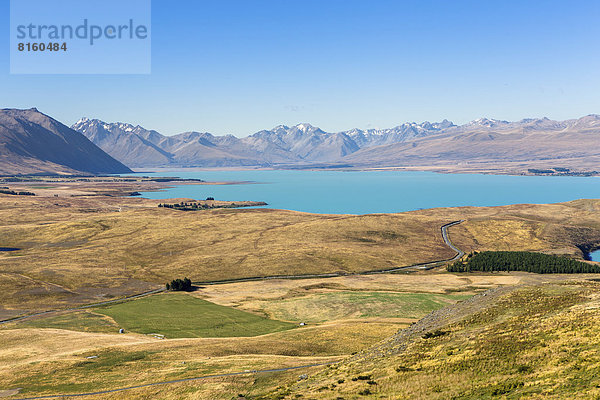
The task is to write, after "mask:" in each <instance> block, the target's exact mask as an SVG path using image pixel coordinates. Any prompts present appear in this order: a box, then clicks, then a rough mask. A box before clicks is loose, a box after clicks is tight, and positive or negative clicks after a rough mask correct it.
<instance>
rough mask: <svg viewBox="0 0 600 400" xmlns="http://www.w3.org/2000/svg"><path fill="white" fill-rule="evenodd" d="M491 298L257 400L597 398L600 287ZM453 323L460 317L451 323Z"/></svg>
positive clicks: (527, 290)
mask: <svg viewBox="0 0 600 400" xmlns="http://www.w3.org/2000/svg"><path fill="white" fill-rule="evenodd" d="M491 297H493V301H492V302H485V301H484V302H482V304H480V307H479V308H478V309H471V310H469V311H468V312H467V313H463V314H462V315H460V314H461V311H464V310H461V307H457V308H456V309H454V310H449V311H448V312H446V313H445V314H441V315H440V317H441V316H443V317H444V318H445V319H446V321H445V322H444V321H443V320H441V319H440V321H438V325H437V326H435V329H434V328H433V327H432V325H431V323H432V319H431V318H430V319H429V320H427V321H426V322H427V323H429V324H430V326H427V324H422V325H423V326H421V328H423V330H420V331H419V330H416V329H415V330H414V332H413V334H412V335H411V334H410V332H409V333H407V332H406V331H405V332H403V333H401V334H397V335H395V336H393V337H392V338H390V339H389V340H387V341H384V342H383V343H382V344H381V345H380V346H377V347H375V348H373V349H371V350H368V351H365V352H363V353H361V354H360V355H359V356H357V357H355V358H354V359H350V360H347V361H344V362H342V363H340V364H338V365H335V366H332V367H328V368H323V369H322V370H321V371H320V372H318V373H315V374H314V375H313V376H311V377H309V378H308V379H307V380H304V381H301V382H293V381H292V380H289V381H288V383H287V384H285V383H283V384H281V385H280V387H279V389H278V390H275V391H272V392H268V393H267V394H264V395H260V396H256V397H255V398H256V399H272V398H279V399H295V398H298V397H299V396H298V395H301V398H307V399H340V398H344V399H357V398H369V399H375V398H377V399H449V398H455V399H456V398H460V399H494V398H503V399H523V398H528V399H539V398H545V399H548V398H550V399H565V398H570V399H571V398H578V399H596V398H598V396H599V395H600V389H599V387H600V378H599V375H598V362H599V360H600V351H599V350H598V349H599V345H600V343H599V339H598V338H599V337H600V328H599V326H600V324H599V322H600V311H599V305H600V304H599V299H600V285H599V284H598V283H597V282H591V281H583V280H581V281H579V282H571V283H569V284H564V283H562V284H542V285H533V286H527V287H521V288H512V289H510V290H507V291H503V292H500V293H498V294H497V295H493V294H492V295H491ZM472 305H474V304H471V305H470V306H472ZM462 308H465V307H464V306H463V307H462ZM453 315H456V316H460V317H459V318H457V319H456V320H455V322H450V321H452V319H453ZM428 332H429V333H430V334H429V335H426V333H428Z"/></svg>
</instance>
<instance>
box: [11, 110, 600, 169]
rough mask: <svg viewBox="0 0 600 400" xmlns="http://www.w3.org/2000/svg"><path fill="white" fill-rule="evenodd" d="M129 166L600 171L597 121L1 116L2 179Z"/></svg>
mask: <svg viewBox="0 0 600 400" xmlns="http://www.w3.org/2000/svg"><path fill="white" fill-rule="evenodd" d="M129 167H132V168H152V167H172V168H177V167H272V168H341V167H343V168H358V169H370V168H388V169H389V168H394V169H396V168H397V169H420V170H435V171H440V172H488V173H489V172H491V173H538V172H536V171H550V172H552V173H568V174H572V173H575V174H598V173H599V172H598V171H599V170H600V116H598V115H593V114H592V115H588V116H585V117H582V118H579V119H571V120H566V121H553V120H550V119H548V118H533V119H523V120H520V121H516V122H509V121H502V120H495V119H487V118H480V119H478V120H475V121H471V122H469V123H467V124H464V125H455V124H453V123H452V122H450V121H447V120H444V121H442V122H438V123H429V122H423V123H414V122H413V123H405V124H402V125H399V126H396V127H394V128H390V129H369V130H361V129H352V130H349V131H342V132H333V133H331V132H325V131H323V130H322V129H320V128H318V127H314V126H312V125H310V124H307V123H304V124H298V125H295V126H292V127H289V126H285V125H279V126H276V127H274V128H273V129H270V130H262V131H259V132H256V133H254V134H252V135H250V136H247V137H244V138H238V137H235V136H233V135H225V136H215V135H212V134H210V133H207V132H193V131H192V132H184V133H181V134H178V135H174V136H165V135H162V134H161V133H159V132H157V131H154V130H148V129H145V128H143V127H141V126H139V125H132V124H127V123H106V122H103V121H100V120H98V119H88V118H82V119H80V120H79V121H78V122H77V123H75V124H74V125H73V126H72V127H71V128H69V127H67V126H65V125H63V124H62V123H60V122H58V121H57V120H55V119H53V118H51V117H49V116H47V115H45V114H42V113H41V112H39V111H38V110H36V109H35V108H33V109H29V110H17V109H3V110H0V175H14V174H82V173H84V174H105V173H126V172H131V170H130V169H129ZM532 171H534V172H532Z"/></svg>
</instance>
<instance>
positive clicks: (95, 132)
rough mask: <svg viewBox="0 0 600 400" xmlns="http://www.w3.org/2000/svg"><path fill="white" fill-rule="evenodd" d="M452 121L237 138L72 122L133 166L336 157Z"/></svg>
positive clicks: (279, 129) (276, 131)
mask: <svg viewBox="0 0 600 400" xmlns="http://www.w3.org/2000/svg"><path fill="white" fill-rule="evenodd" d="M454 126H455V125H453V124H452V123H451V122H449V121H446V120H445V121H443V122H441V123H434V124H431V123H429V122H424V123H422V124H416V123H406V124H403V125H400V126H397V127H395V128H391V129H381V130H377V129H370V130H360V129H353V130H350V131H345V132H336V133H328V132H325V131H323V130H321V129H320V128H317V127H314V126H312V125H310V124H307V123H304V124H298V125H295V126H292V127H288V126H285V125H279V126H276V127H275V128H273V129H271V130H262V131H259V132H256V133H254V134H253V135H250V136H247V137H244V138H237V137H235V136H233V135H226V136H215V135H212V134H210V133H207V132H185V133H181V134H178V135H174V136H164V135H162V134H160V133H159V132H157V131H154V130H148V129H145V128H143V127H141V126H139V125H137V126H134V125H131V124H126V123H106V122H104V121H100V120H98V119H88V118H82V119H80V120H79V121H77V123H75V124H74V125H73V126H72V127H71V128H72V129H74V130H76V131H78V132H81V133H82V134H84V135H85V136H86V137H87V138H88V139H90V140H91V141H92V142H94V143H95V144H96V145H98V146H99V147H101V148H102V149H104V150H105V151H106V152H107V153H108V154H110V155H112V156H113V157H115V158H116V159H118V160H120V161H121V162H123V163H125V164H126V165H129V166H131V167H161V166H174V167H223V166H274V165H278V164H310V163H315V162H334V161H337V160H341V159H343V158H344V157H346V156H348V155H350V154H353V153H355V152H357V151H359V150H361V149H364V148H369V147H373V146H377V145H386V144H393V143H401V142H406V141H409V140H414V139H417V138H422V137H426V136H429V135H436V134H440V133H442V132H444V130H446V129H449V128H451V127H454Z"/></svg>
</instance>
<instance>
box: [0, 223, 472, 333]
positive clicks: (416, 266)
mask: <svg viewBox="0 0 600 400" xmlns="http://www.w3.org/2000/svg"><path fill="white" fill-rule="evenodd" d="M462 222H464V220H460V221H454V222H450V223H448V224H445V225H442V227H441V232H442V239H443V240H444V243H445V244H446V245H447V246H448V247H450V248H451V249H452V250H454V251H455V252H456V255H455V256H454V257H452V258H450V259H444V260H438V261H431V262H428V263H421V264H413V265H407V266H403V267H396V268H389V269H381V270H376V271H365V272H356V273H339V272H332V273H327V274H306V275H273V276H257V277H251V278H238V279H225V280H219V281H205V282H202V281H199V282H192V283H193V284H194V285H201V286H208V285H224V284H227V283H239V282H255V281H268V280H273V279H314V278H333V277H338V276H353V275H375V274H389V273H394V272H399V271H403V270H407V269H430V268H433V267H437V266H439V265H443V264H444V263H447V262H451V261H456V260H458V259H459V258H461V257H462V256H463V255H464V254H465V253H464V252H463V251H462V250H460V249H459V248H457V247H456V246H454V244H452V242H451V241H450V238H449V236H448V228H450V227H451V226H454V225H458V224H460V223H462ZM164 291H165V289H155V290H150V291H147V292H144V293H138V294H134V295H131V296H127V297H124V298H120V299H114V300H107V301H102V302H100V303H92V304H86V305H84V306H79V307H72V308H65V309H60V310H48V311H43V312H39V313H35V314H28V315H22V316H20V317H15V318H9V319H5V320H0V325H1V324H6V323H9V322H18V321H23V320H26V319H30V318H34V317H40V316H49V315H52V314H56V313H61V312H69V311H80V310H85V309H87V308H92V307H99V306H104V305H108V304H115V303H121V302H124V301H129V300H134V299H138V298H140V297H145V296H150V295H153V294H158V293H161V292H164Z"/></svg>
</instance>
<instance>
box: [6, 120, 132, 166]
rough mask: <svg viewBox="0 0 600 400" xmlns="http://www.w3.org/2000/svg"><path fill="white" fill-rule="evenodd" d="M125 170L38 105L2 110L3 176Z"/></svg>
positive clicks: (117, 162) (120, 164)
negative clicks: (29, 107)
mask: <svg viewBox="0 0 600 400" xmlns="http://www.w3.org/2000/svg"><path fill="white" fill-rule="evenodd" d="M126 172H131V170H130V169H129V168H128V167H126V166H125V165H123V164H122V163H120V162H119V161H117V160H115V159H114V158H112V157H111V156H109V155H108V154H106V153H105V152H104V151H103V150H102V149H100V148H99V147H98V146H96V145H95V144H93V143H92V142H91V141H89V140H88V139H87V138H86V137H85V136H83V135H82V134H80V133H79V132H76V131H74V130H72V129H70V128H69V127H67V126H66V125H63V124H61V123H60V122H58V121H56V120H55V119H53V118H50V117H49V116H47V115H45V114H42V113H41V112H39V111H38V110H37V109H35V108H32V109H29V110H17V109H2V110H0V175H16V174H82V173H83V174H106V173H126Z"/></svg>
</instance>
